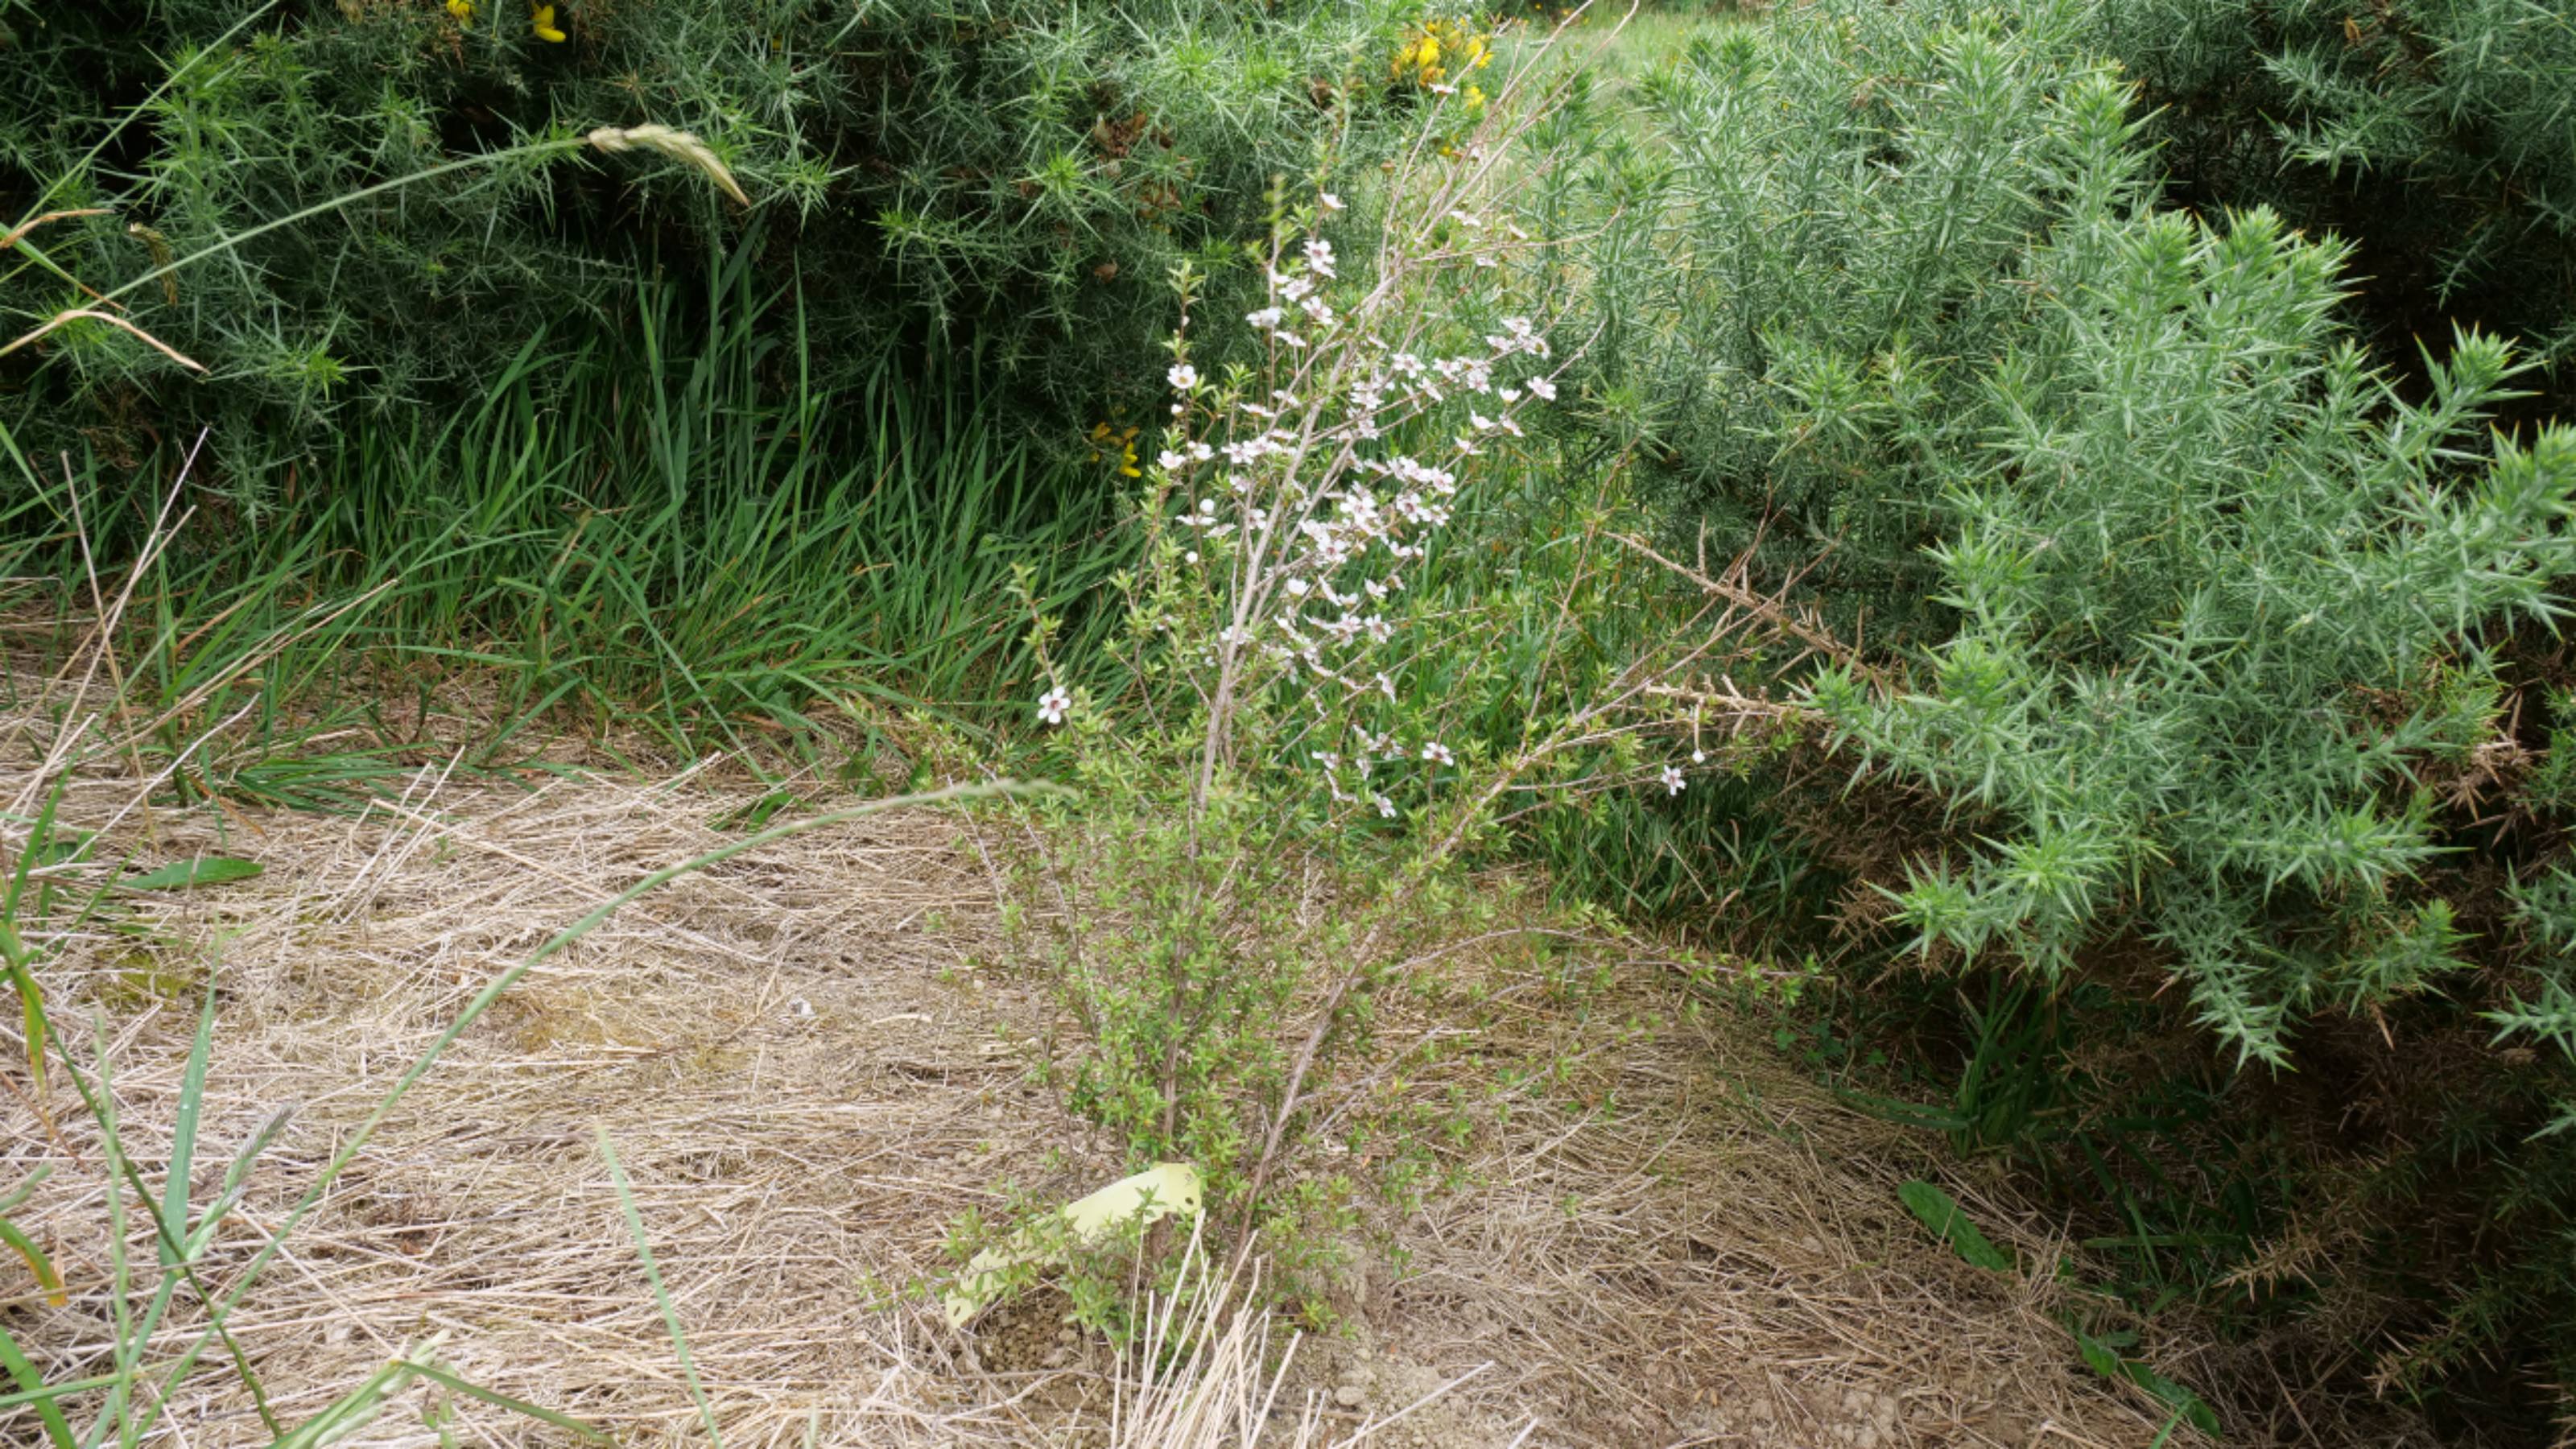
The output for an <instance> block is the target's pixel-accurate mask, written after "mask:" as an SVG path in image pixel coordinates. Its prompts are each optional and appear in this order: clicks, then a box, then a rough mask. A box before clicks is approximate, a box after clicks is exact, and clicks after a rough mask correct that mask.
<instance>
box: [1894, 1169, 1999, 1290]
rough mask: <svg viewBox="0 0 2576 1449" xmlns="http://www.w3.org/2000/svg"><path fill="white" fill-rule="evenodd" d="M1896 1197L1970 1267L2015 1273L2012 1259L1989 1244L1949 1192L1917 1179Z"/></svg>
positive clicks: (1897, 1193)
mask: <svg viewBox="0 0 2576 1449" xmlns="http://www.w3.org/2000/svg"><path fill="white" fill-rule="evenodd" d="M1896 1195H1897V1196H1898V1197H1899V1198H1901V1199H1903V1200H1904V1202H1905V1206H1906V1210H1907V1211H1909V1212H1911V1213H1913V1214H1914V1216H1915V1217H1917V1218H1919V1219H1921V1220H1922V1223H1923V1226H1925V1227H1927V1228H1930V1229H1931V1230H1932V1231H1933V1232H1934V1233H1935V1234H1937V1235H1938V1236H1939V1237H1940V1238H1941V1239H1942V1241H1944V1242H1946V1243H1948V1244H1949V1245H1950V1250H1951V1251H1952V1252H1955V1253H1957V1254H1958V1255H1959V1256H1960V1257H1961V1258H1963V1259H1965V1260H1966V1261H1967V1262H1968V1264H1969V1265H1970V1266H1971V1267H1977V1268H1988V1269H1992V1270H1993V1271H1995V1272H1997V1273H2009V1272H2011V1271H2012V1270H2013V1260H2012V1259H2011V1258H2010V1257H2007V1256H2006V1255H2005V1254H2004V1252H2003V1250H2002V1249H2000V1248H1997V1247H1996V1246H1995V1245H1994V1244H1993V1243H1990V1242H1988V1241H1986V1235H1985V1234H1983V1233H1981V1232H1978V1231H1977V1225H1976V1224H1975V1223H1972V1222H1970V1221H1968V1215H1967V1214H1966V1213H1964V1212H1961V1211H1960V1210H1959V1204H1958V1200H1957V1199H1955V1198H1953V1197H1951V1196H1950V1195H1949V1194H1948V1193H1946V1192H1943V1191H1942V1190H1941V1189H1939V1188H1937V1187H1935V1186H1933V1185H1932V1184H1931V1183H1928V1182H1924V1181H1921V1180H1920V1179H1917V1180H1916V1181H1913V1182H1909V1183H1907V1184H1905V1185H1904V1186H1903V1187H1900V1188H1898V1189H1897V1190H1896Z"/></svg>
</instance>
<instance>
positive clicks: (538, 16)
mask: <svg viewBox="0 0 2576 1449" xmlns="http://www.w3.org/2000/svg"><path fill="white" fill-rule="evenodd" d="M528 29H529V30H530V31H532V32H534V33H535V35H536V37H537V39H539V40H546V41H555V42H558V43H560V42H561V41H562V40H563V39H564V33H563V32H562V31H561V30H558V29H556V28H555V7H553V6H551V5H532V6H530V7H528Z"/></svg>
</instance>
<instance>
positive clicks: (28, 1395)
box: [0, 1328, 116, 1449]
mask: <svg viewBox="0 0 2576 1449" xmlns="http://www.w3.org/2000/svg"><path fill="white" fill-rule="evenodd" d="M0 1368H5V1369H7V1370H8V1371H9V1377H11V1378H13V1379H15V1380H17V1381H18V1390H19V1392H18V1393H16V1394H14V1395H12V1396H11V1398H10V1399H0V1403H7V1402H11V1401H12V1400H14V1401H15V1402H17V1403H22V1404H34V1405H35V1406H36V1417H37V1418H38V1419H40V1420H42V1421H43V1422H44V1425H45V1437H46V1438H48V1439H50V1440H52V1441H53V1444H54V1449H79V1441H77V1440H75V1439H74V1438H73V1437H72V1426H71V1423H70V1421H68V1420H66V1419H65V1418H63V1411H62V1409H61V1408H60V1407H59V1406H57V1405H56V1404H55V1403H54V1400H55V1398H57V1397H59V1396H60V1395H63V1394H68V1393H72V1392H75V1391H76V1390H78V1389H80V1388H82V1387H84V1386H86V1387H93V1388H105V1387H106V1386H108V1385H109V1384H112V1383H114V1382H116V1381H115V1380H114V1379H110V1378H101V1379H83V1380H81V1381H80V1382H79V1383H77V1384H65V1385H57V1386H54V1387H51V1388H48V1387H47V1386H46V1384H45V1376H44V1375H42V1374H40V1373H38V1372H36V1366H35V1365H34V1364H33V1363H30V1362H28V1360H27V1355H26V1354H24V1353H22V1352H20V1351H19V1349H18V1340H16V1339H14V1338H11V1337H10V1336H9V1331H8V1330H7V1329H5V1328H0Z"/></svg>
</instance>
